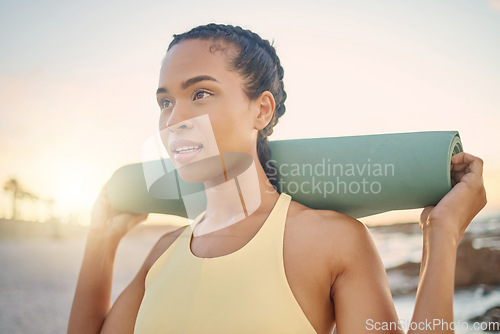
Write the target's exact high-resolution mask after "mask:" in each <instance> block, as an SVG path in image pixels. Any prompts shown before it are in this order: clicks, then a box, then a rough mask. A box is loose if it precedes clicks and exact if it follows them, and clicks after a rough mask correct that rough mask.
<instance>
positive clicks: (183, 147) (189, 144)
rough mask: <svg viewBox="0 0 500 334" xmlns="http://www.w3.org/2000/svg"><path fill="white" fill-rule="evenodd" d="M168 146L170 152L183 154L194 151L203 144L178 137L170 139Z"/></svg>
mask: <svg viewBox="0 0 500 334" xmlns="http://www.w3.org/2000/svg"><path fill="white" fill-rule="evenodd" d="M168 148H169V149H170V151H171V152H173V153H176V154H185V153H190V152H195V151H198V150H200V149H202V148H203V144H201V143H197V142H193V141H191V140H187V139H179V140H174V141H172V142H171V143H170V144H169V145H168Z"/></svg>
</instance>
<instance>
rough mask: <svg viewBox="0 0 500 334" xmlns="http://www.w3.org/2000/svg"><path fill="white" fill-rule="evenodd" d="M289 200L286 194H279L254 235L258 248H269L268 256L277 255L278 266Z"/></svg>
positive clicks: (281, 258)
mask: <svg viewBox="0 0 500 334" xmlns="http://www.w3.org/2000/svg"><path fill="white" fill-rule="evenodd" d="M291 199H292V197H291V196H290V195H288V194H286V193H281V194H280V197H279V198H278V201H277V202H276V204H275V206H274V208H273V210H272V211H271V213H270V214H269V216H268V218H267V221H266V223H265V224H264V225H263V226H262V227H261V231H259V233H258V234H257V235H256V237H258V238H256V239H257V240H255V243H258V244H259V245H258V247H262V248H271V249H270V251H271V252H270V253H269V254H277V255H278V261H279V262H280V264H281V263H283V257H282V256H283V237H284V232H285V223H286V218H287V215H288V207H289V206H290V202H291Z"/></svg>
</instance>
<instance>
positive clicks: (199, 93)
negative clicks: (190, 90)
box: [193, 90, 212, 100]
mask: <svg viewBox="0 0 500 334" xmlns="http://www.w3.org/2000/svg"><path fill="white" fill-rule="evenodd" d="M211 95H212V93H210V92H208V91H206V90H199V91H196V92H195V93H194V97H193V100H199V99H203V98H205V97H208V96H211Z"/></svg>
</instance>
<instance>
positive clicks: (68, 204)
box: [54, 166, 99, 214]
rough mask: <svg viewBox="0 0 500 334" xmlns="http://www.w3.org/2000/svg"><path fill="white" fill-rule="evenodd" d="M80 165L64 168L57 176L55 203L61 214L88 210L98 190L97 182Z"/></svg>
mask: <svg viewBox="0 0 500 334" xmlns="http://www.w3.org/2000/svg"><path fill="white" fill-rule="evenodd" d="M96 181H97V180H96V179H95V177H94V176H93V175H91V174H90V172H89V171H87V170H85V169H84V168H82V167H75V166H70V167H66V168H64V169H63V170H62V171H61V172H60V173H59V174H58V176H57V184H56V185H55V189H56V193H55V195H54V196H55V204H56V207H57V210H58V211H59V212H60V213H61V214H71V213H80V212H84V211H89V210H90V209H91V208H92V204H93V202H94V200H95V198H96V196H97V193H98V191H99V184H98V183H97V182H96Z"/></svg>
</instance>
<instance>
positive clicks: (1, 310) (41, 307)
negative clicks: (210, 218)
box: [0, 220, 500, 334]
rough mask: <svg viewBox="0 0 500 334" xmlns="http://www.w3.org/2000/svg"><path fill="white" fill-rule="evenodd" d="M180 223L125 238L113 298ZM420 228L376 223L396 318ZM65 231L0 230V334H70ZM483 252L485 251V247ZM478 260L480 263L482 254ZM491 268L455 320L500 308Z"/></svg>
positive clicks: (460, 293) (73, 272) (75, 259)
mask: <svg viewBox="0 0 500 334" xmlns="http://www.w3.org/2000/svg"><path fill="white" fill-rule="evenodd" d="M485 224H487V225H484V224H483V225H481V226H477V227H475V230H474V229H472V232H474V231H475V234H474V235H475V236H476V238H474V240H476V241H475V244H478V245H479V246H481V245H483V246H484V245H487V246H488V247H478V249H477V251H481V250H482V249H483V250H484V249H487V250H493V251H495V249H496V247H497V246H500V244H499V243H498V241H499V240H500V239H499V234H498V229H499V228H498V225H499V224H498V221H497V220H493V221H492V220H490V221H487V222H486V223H485ZM488 224H489V225H488ZM177 226H178V225H177ZM177 226H172V225H141V226H139V227H137V228H135V229H134V230H132V231H131V232H130V233H129V234H128V235H127V236H126V237H125V238H124V239H123V240H122V241H121V244H120V246H119V248H118V251H117V255H116V261H115V271H114V286H113V294H112V298H113V300H115V299H116V298H117V297H118V295H119V293H120V292H121V291H122V290H123V289H124V288H125V286H126V285H127V284H128V283H129V282H130V280H131V279H132V278H133V276H134V275H135V273H136V271H137V270H138V268H139V267H140V265H141V264H142V262H143V260H144V258H145V257H146V256H147V254H148V252H149V250H150V249H151V247H152V246H153V244H154V243H155V242H156V240H158V239H159V238H160V237H161V236H162V235H163V234H164V233H166V232H167V231H169V230H172V229H173V228H176V227H177ZM417 229H418V226H416V225H415V224H407V225H399V226H398V225H395V226H392V227H380V228H376V227H375V228H371V232H372V235H373V236H374V240H375V242H376V245H377V248H378V249H379V251H380V253H381V256H382V259H383V261H384V264H385V266H386V268H387V269H388V277H389V283H390V286H391V291H392V293H393V296H394V300H395V303H396V307H397V310H398V314H399V317H400V319H401V320H404V321H407V320H408V319H409V318H410V317H411V312H412V310H413V305H414V290H415V288H416V284H417V282H418V276H416V275H415V271H416V268H418V263H416V262H415V261H419V254H420V252H421V249H420V248H419V247H421V244H420V243H421V237H420V235H419V234H418V230H417ZM42 230H43V229H42ZM46 230H47V228H46ZM65 231H66V229H65V228H62V229H61V228H60V227H59V228H51V229H49V232H47V233H44V234H43V233H33V232H32V233H31V234H29V233H28V234H21V233H20V232H19V231H17V232H15V233H11V234H10V235H9V233H6V232H5V229H0V232H2V234H0V266H1V268H2V270H1V271H0V333H8V334H16V333H20V334H29V333H36V334H43V333H51V334H52V333H65V332H66V327H67V322H68V317H69V314H70V309H71V302H72V298H73V294H74V289H75V287H76V282H77V278H78V271H79V268H80V264H81V260H82V257H83V251H84V246H85V235H86V231H85V229H83V228H82V229H76V230H74V231H72V232H71V233H67V232H65ZM479 236H482V238H481V237H479ZM495 236H496V237H495ZM495 238H496V239H495ZM495 240H496V241H495ZM495 242H496V243H495ZM476 246H477V245H476ZM499 249H500V247H499ZM396 250H397V251H396ZM474 251H476V250H474ZM481 252H482V253H481V254H483V253H484V252H485V251H481ZM474 254H475V253H474ZM488 254H490V255H488V256H491V254H498V253H496V251H495V252H493V253H491V252H490V253H488ZM481 256H483V255H481ZM495 256H496V255H495ZM474 260H475V261H476V262H477V256H476V258H474ZM415 266H416V267H415ZM489 267H490V268H493V271H492V272H493V273H494V274H495V275H493V278H488V277H486V276H484V275H483V277H479V278H477V277H473V276H471V277H472V278H469V279H470V280H472V281H468V283H467V282H466V283H467V284H466V285H464V286H463V287H460V288H458V289H457V293H456V294H455V318H456V320H457V321H466V320H468V319H470V318H471V317H473V316H476V315H481V314H484V313H485V312H486V311H487V310H488V309H489V308H491V307H495V306H498V305H500V284H496V285H495V284H484V283H480V282H481V280H484V279H486V278H487V279H497V278H498V274H496V273H497V269H496V267H498V263H496V264H495V263H492V264H490V266H489ZM457 268H458V266H457ZM417 274H418V270H417ZM469 276H470V275H469ZM464 279H465V278H464ZM457 333H481V331H457Z"/></svg>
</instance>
